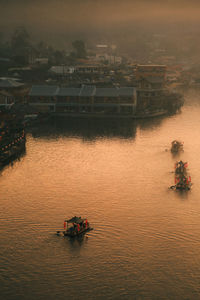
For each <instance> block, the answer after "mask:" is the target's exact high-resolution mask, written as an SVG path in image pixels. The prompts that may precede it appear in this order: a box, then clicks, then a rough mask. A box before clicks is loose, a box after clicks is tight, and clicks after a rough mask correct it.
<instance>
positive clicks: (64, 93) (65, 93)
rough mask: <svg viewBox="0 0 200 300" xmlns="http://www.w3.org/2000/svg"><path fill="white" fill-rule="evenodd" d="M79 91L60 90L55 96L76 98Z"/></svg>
mask: <svg viewBox="0 0 200 300" xmlns="http://www.w3.org/2000/svg"><path fill="white" fill-rule="evenodd" d="M80 90H81V89H80V88H60V89H59V92H58V94H57V95H58V96H74V97H78V96H79V94H80Z"/></svg>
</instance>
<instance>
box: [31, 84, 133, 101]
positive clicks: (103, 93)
mask: <svg viewBox="0 0 200 300" xmlns="http://www.w3.org/2000/svg"><path fill="white" fill-rule="evenodd" d="M134 90H135V88H134V87H120V88H118V87H110V88H109V87H107V88H96V86H93V85H83V86H82V87H81V88H73V87H61V88H60V87H58V86H54V85H33V86H32V88H31V90H30V92H29V96H58V97H59V96H60V97H62V96H63V97H68V96H69V97H70V96H72V97H93V96H96V97H108V98H109V97H123V96H124V97H126V96H128V97H131V96H133V95H134Z"/></svg>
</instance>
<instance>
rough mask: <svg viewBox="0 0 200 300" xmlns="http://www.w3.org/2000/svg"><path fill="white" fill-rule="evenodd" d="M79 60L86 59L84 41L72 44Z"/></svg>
mask: <svg viewBox="0 0 200 300" xmlns="http://www.w3.org/2000/svg"><path fill="white" fill-rule="evenodd" d="M72 46H73V48H74V50H75V55H76V57H77V58H86V54H87V53H86V49H85V43H84V42H83V41H82V40H76V41H74V42H73V43H72Z"/></svg>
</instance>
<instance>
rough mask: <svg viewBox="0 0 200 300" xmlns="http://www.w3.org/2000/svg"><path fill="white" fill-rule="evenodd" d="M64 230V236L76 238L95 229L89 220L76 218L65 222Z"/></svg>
mask: <svg viewBox="0 0 200 300" xmlns="http://www.w3.org/2000/svg"><path fill="white" fill-rule="evenodd" d="M64 229H65V230H64V231H63V235H64V236H69V237H76V236H80V235H82V234H84V233H86V232H88V231H90V230H92V229H93V228H91V227H90V224H89V222H88V220H87V219H83V218H81V217H76V216H75V217H73V218H71V219H69V220H65V221H64Z"/></svg>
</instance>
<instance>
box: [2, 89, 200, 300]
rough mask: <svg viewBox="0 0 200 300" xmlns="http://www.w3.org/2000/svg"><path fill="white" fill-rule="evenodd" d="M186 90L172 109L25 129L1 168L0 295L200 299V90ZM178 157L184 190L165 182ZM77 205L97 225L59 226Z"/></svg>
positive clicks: (77, 211)
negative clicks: (179, 145)
mask: <svg viewBox="0 0 200 300" xmlns="http://www.w3.org/2000/svg"><path fill="white" fill-rule="evenodd" d="M185 98H186V103H185V105H184V107H183V109H182V112H181V113H179V114H176V115H173V116H168V117H162V118H155V119H151V120H140V121H127V120H121V121H120V120H113V121H108V120H105V121H91V120H90V121H88V120H82V121H79V122H77V120H72V121H66V120H62V121H58V120H57V121H53V122H51V123H50V124H48V125H43V126H42V127H41V128H33V129H32V132H30V133H28V134H27V143H26V154H25V155H24V156H23V157H21V159H20V160H19V161H15V162H14V164H13V165H12V166H11V165H10V166H7V167H6V168H4V169H3V170H2V171H1V173H0V186H1V188H0V199H1V209H0V221H1V222H0V230H1V248H0V260H1V261H0V265H1V271H0V277H1V286H0V289H1V296H2V299H9V300H10V299H20V300H23V299H30V300H32V299H48V300H49V299H70V298H71V299H200V285H199V282H200V250H199V249H200V171H199V170H200V159H199V154H200V138H199V132H200V91H188V92H187V93H186V96H185ZM174 139H179V140H181V141H184V152H182V153H180V155H178V156H176V157H175V156H173V155H172V154H171V152H170V151H169V149H170V144H171V141H172V140H174ZM180 159H182V160H183V161H187V162H188V164H189V166H188V172H189V173H190V175H191V178H192V182H193V186H192V190H191V191H189V192H182V193H180V192H175V191H172V190H169V189H168V187H169V186H171V185H173V184H174V173H173V171H174V163H175V161H178V160H180ZM74 215H77V216H82V217H87V218H88V220H89V222H90V223H91V225H92V226H93V227H94V230H93V231H91V232H89V233H87V234H86V235H85V236H84V238H82V239H75V240H70V239H69V238H66V237H65V238H64V237H62V236H57V235H56V234H55V233H56V231H57V230H62V229H63V220H64V219H65V218H70V217H72V216H74Z"/></svg>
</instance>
